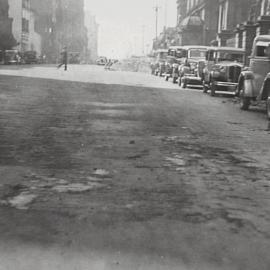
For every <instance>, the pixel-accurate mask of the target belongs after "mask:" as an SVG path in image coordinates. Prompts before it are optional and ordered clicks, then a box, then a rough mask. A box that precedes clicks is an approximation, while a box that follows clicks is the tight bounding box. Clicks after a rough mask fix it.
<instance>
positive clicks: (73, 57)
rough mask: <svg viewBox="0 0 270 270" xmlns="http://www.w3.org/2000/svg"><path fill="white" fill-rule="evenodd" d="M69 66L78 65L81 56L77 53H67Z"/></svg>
mask: <svg viewBox="0 0 270 270" xmlns="http://www.w3.org/2000/svg"><path fill="white" fill-rule="evenodd" d="M68 62H69V64H80V62H81V56H80V53H79V52H69V53H68Z"/></svg>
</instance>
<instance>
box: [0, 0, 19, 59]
mask: <svg viewBox="0 0 270 270" xmlns="http://www.w3.org/2000/svg"><path fill="white" fill-rule="evenodd" d="M16 44H17V41H16V40H15V39H14V37H13V35H12V18H10V17H9V4H8V0H1V1H0V51H2V50H7V49H11V48H12V47H13V46H15V45H16ZM0 58H1V59H0V61H2V58H3V57H2V53H0Z"/></svg>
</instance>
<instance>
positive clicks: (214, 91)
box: [210, 82, 216, 97]
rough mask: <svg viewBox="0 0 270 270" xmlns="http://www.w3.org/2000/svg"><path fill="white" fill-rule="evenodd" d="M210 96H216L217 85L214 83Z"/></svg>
mask: <svg viewBox="0 0 270 270" xmlns="http://www.w3.org/2000/svg"><path fill="white" fill-rule="evenodd" d="M210 95H211V97H214V96H215V95H216V85H215V83H214V82H212V83H211V89H210Z"/></svg>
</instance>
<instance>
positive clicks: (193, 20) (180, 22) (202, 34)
mask: <svg viewBox="0 0 270 270" xmlns="http://www.w3.org/2000/svg"><path fill="white" fill-rule="evenodd" d="M218 4H219V3H218V1H217V0H178V1H177V13H178V18H177V28H178V33H179V43H180V45H209V44H210V43H211V41H212V40H214V39H215V38H216V33H217V27H218V15H219V14H218Z"/></svg>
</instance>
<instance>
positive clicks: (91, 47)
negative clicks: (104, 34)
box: [85, 11, 99, 63]
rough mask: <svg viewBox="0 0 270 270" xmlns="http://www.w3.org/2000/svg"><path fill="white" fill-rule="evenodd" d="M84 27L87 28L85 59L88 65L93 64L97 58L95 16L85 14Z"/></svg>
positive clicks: (88, 13)
mask: <svg viewBox="0 0 270 270" xmlns="http://www.w3.org/2000/svg"><path fill="white" fill-rule="evenodd" d="M85 26H86V28H87V37H88V43H87V59H86V61H87V62H88V63H93V62H94V61H95V60H96V59H97V58H98V27H99V26H98V24H97V22H96V18H95V16H93V15H92V14H91V13H90V12H88V11H86V12H85Z"/></svg>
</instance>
